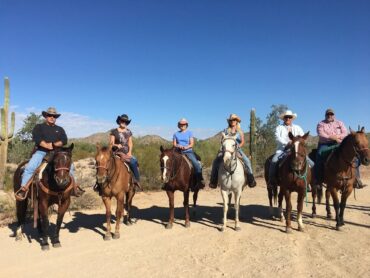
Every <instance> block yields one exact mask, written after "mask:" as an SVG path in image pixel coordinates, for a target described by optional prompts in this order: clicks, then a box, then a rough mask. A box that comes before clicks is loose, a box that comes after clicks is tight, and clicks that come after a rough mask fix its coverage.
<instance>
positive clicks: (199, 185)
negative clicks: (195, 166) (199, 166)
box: [197, 174, 204, 189]
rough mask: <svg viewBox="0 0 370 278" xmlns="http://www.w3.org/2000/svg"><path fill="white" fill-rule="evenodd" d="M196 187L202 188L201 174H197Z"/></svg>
mask: <svg viewBox="0 0 370 278" xmlns="http://www.w3.org/2000/svg"><path fill="white" fill-rule="evenodd" d="M197 188H198V189H203V188H204V181H203V177H202V174H200V175H199V176H197Z"/></svg>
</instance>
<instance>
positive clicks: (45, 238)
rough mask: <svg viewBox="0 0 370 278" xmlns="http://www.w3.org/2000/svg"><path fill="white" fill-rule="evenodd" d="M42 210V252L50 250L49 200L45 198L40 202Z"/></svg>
mask: <svg viewBox="0 0 370 278" xmlns="http://www.w3.org/2000/svg"><path fill="white" fill-rule="evenodd" d="M39 208H40V216H39V217H40V218H41V250H43V251H46V250H49V243H48V235H47V233H48V228H49V219H48V200H47V199H46V198H44V199H43V200H41V201H40V202H39Z"/></svg>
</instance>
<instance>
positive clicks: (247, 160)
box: [238, 148, 253, 175]
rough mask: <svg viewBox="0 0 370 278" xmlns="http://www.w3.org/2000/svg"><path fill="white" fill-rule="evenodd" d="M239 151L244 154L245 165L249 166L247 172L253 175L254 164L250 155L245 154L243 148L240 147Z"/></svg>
mask: <svg viewBox="0 0 370 278" xmlns="http://www.w3.org/2000/svg"><path fill="white" fill-rule="evenodd" d="M238 153H239V154H240V155H241V156H242V158H243V162H244V164H245V167H246V168H247V173H248V174H252V175H253V170H252V164H251V161H250V159H249V158H248V156H246V155H245V153H244V152H243V151H242V149H240V148H239V150H238Z"/></svg>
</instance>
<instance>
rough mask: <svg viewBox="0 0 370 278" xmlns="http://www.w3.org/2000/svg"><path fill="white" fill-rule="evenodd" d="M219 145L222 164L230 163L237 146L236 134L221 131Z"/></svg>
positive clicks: (234, 156) (234, 157)
mask: <svg viewBox="0 0 370 278" xmlns="http://www.w3.org/2000/svg"><path fill="white" fill-rule="evenodd" d="M221 146H222V153H223V160H224V164H225V165H227V164H230V162H231V161H232V159H234V160H235V159H236V151H237V147H238V144H237V142H236V135H225V133H222V140H221Z"/></svg>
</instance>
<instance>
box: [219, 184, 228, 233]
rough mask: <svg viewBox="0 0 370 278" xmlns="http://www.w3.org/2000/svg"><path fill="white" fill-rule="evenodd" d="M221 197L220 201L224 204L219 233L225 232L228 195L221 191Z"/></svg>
mask: <svg viewBox="0 0 370 278" xmlns="http://www.w3.org/2000/svg"><path fill="white" fill-rule="evenodd" d="M221 195H222V200H223V202H224V218H223V225H222V228H221V232H223V231H225V230H226V223H227V211H228V200H229V194H228V193H227V191H226V190H222V189H221Z"/></svg>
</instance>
